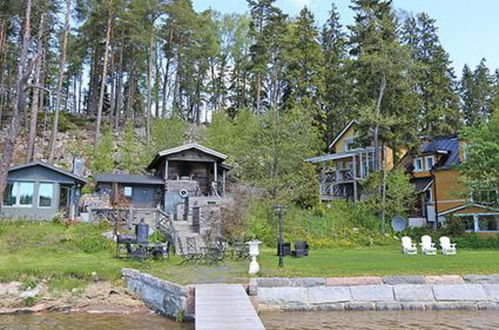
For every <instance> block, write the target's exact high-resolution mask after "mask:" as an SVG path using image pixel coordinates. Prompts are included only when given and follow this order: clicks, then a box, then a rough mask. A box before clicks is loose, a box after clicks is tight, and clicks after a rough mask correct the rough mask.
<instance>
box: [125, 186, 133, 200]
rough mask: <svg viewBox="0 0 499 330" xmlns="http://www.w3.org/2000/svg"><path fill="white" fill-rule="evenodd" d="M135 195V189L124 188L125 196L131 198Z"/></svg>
mask: <svg viewBox="0 0 499 330" xmlns="http://www.w3.org/2000/svg"><path fill="white" fill-rule="evenodd" d="M132 194H133V188H132V187H130V186H125V187H124V188H123V195H124V196H125V197H127V198H131V197H132Z"/></svg>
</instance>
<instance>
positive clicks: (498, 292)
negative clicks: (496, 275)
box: [482, 284, 499, 302]
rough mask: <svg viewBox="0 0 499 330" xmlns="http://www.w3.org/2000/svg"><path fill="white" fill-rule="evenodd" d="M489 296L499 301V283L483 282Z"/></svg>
mask: <svg viewBox="0 0 499 330" xmlns="http://www.w3.org/2000/svg"><path fill="white" fill-rule="evenodd" d="M482 287H483V290H484V291H485V294H486V295H487V298H488V299H489V300H492V301H498V302H499V284H482Z"/></svg>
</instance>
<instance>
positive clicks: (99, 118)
mask: <svg viewBox="0 0 499 330" xmlns="http://www.w3.org/2000/svg"><path fill="white" fill-rule="evenodd" d="M112 26H113V15H112V13H111V12H109V18H108V20H107V32H106V46H105V49H104V64H103V67H102V76H101V84H100V94H99V104H98V106H97V125H96V129H95V141H94V149H95V148H96V147H97V144H98V143H99V138H100V130H101V121H102V106H103V104H104V94H105V93H106V74H107V62H108V57H109V44H110V42H111V29H112Z"/></svg>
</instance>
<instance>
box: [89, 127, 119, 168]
mask: <svg viewBox="0 0 499 330" xmlns="http://www.w3.org/2000/svg"><path fill="white" fill-rule="evenodd" d="M91 153H92V162H91V167H90V168H91V170H92V173H93V174H94V175H95V174H96V173H111V172H112V171H113V169H114V159H113V154H114V141H113V133H112V132H111V129H109V128H107V127H106V128H105V129H104V130H103V134H102V138H101V139H99V142H98V143H97V146H96V147H95V148H93V150H92V152H91Z"/></svg>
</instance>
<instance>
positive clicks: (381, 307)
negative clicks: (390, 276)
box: [376, 302, 402, 311]
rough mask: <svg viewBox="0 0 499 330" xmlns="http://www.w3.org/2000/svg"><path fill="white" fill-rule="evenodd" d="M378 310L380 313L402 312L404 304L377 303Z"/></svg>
mask: <svg viewBox="0 0 499 330" xmlns="http://www.w3.org/2000/svg"><path fill="white" fill-rule="evenodd" d="M376 310H378V311H399V310H402V304H401V303H395V302H388V303H385V302H377V303H376Z"/></svg>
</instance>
